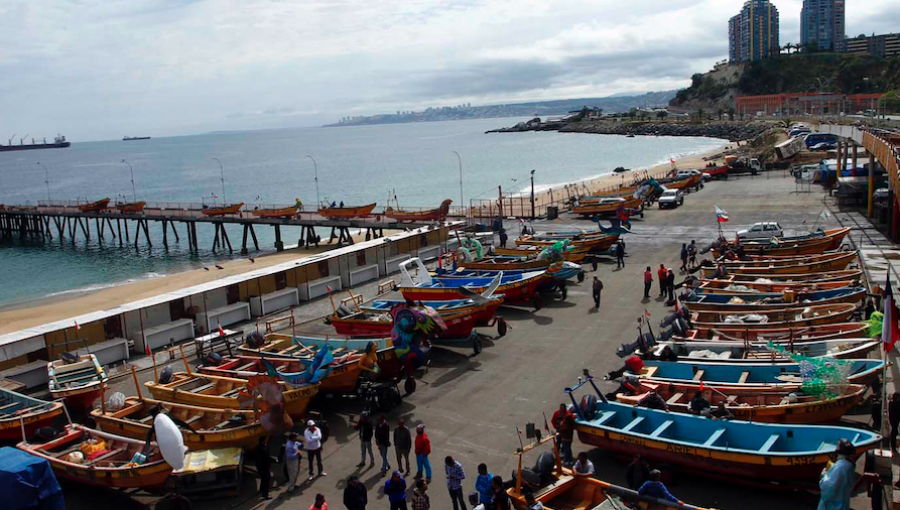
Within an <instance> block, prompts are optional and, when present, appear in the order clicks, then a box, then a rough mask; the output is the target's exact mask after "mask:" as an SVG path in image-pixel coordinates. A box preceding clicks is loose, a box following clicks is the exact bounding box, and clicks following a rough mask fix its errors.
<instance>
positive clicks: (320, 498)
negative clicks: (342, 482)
mask: <svg viewBox="0 0 900 510" xmlns="http://www.w3.org/2000/svg"><path fill="white" fill-rule="evenodd" d="M309 510H328V503H326V502H325V495H324V494H316V501H315V503H313V504H312V506H310V507H309Z"/></svg>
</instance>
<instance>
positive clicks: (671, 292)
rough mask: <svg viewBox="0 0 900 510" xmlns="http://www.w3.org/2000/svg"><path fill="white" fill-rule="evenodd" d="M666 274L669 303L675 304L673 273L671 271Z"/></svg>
mask: <svg viewBox="0 0 900 510" xmlns="http://www.w3.org/2000/svg"><path fill="white" fill-rule="evenodd" d="M667 271H668V272H667V273H666V290H667V291H668V292H669V301H668V302H669V303H672V304H675V272H674V271H672V270H671V269H668V270H667Z"/></svg>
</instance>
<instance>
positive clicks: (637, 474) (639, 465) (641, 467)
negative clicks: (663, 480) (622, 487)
mask: <svg viewBox="0 0 900 510" xmlns="http://www.w3.org/2000/svg"><path fill="white" fill-rule="evenodd" d="M649 479H650V465H649V464H647V461H646V460H644V458H643V457H641V454H640V453H638V454H636V455H635V456H634V459H633V460H632V461H631V464H628V467H627V468H625V481H626V482H627V483H628V488H629V489H631V490H638V489H640V488H641V485H644V482H646V481H647V480H649Z"/></svg>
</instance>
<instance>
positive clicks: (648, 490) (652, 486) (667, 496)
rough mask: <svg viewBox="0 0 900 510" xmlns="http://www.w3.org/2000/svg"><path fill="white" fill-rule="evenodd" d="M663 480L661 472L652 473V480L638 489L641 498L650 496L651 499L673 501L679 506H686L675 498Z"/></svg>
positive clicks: (655, 470)
mask: <svg viewBox="0 0 900 510" xmlns="http://www.w3.org/2000/svg"><path fill="white" fill-rule="evenodd" d="M661 479H662V473H660V472H659V470H658V469H654V470H653V471H650V480H648V481H646V482H644V483H643V485H641V487H640V488H639V489H638V495H640V496H650V497H651V498H656V499H661V500H665V501H671V502H672V503H678V504H679V505H684V503H682V502H681V500H680V499H678V498H676V497H675V496H673V495H672V494H671V493H670V492H669V490H668V489H666V486H665V485H664V484H663V483H662V482H661V481H660V480H661Z"/></svg>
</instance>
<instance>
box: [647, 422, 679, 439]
mask: <svg viewBox="0 0 900 510" xmlns="http://www.w3.org/2000/svg"><path fill="white" fill-rule="evenodd" d="M673 423H675V422H674V421H673V420H666V421H664V422H662V425H660V426H659V427H656V430H654V431H653V432H652V433H651V434H650V437H659V436H660V434H662V433H663V432H665V431H666V429H668V428H669V427H671V426H672V424H673Z"/></svg>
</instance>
